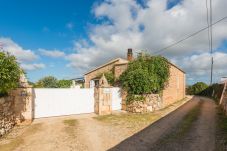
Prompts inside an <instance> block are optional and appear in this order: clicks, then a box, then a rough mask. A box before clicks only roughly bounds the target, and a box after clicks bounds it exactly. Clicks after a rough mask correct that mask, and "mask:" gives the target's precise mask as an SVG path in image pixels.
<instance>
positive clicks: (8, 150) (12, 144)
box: [0, 123, 42, 151]
mask: <svg viewBox="0 0 227 151" xmlns="http://www.w3.org/2000/svg"><path fill="white" fill-rule="evenodd" d="M41 126H42V124H41V123H38V124H34V125H31V126H30V127H28V128H27V129H26V131H25V132H24V133H23V134H22V135H20V136H17V137H16V138H14V139H12V140H11V141H9V142H8V143H6V144H1V145H0V150H1V151H12V150H14V149H16V148H17V147H19V146H20V145H23V144H24V137H27V136H30V135H32V134H34V133H36V132H37V131H38V130H39V129H40V127H41ZM6 139H7V136H6Z"/></svg>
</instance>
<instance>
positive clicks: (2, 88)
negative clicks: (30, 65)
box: [0, 52, 22, 96]
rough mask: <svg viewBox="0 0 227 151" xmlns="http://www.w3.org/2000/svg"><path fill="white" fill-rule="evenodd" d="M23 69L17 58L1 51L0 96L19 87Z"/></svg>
mask: <svg viewBox="0 0 227 151" xmlns="http://www.w3.org/2000/svg"><path fill="white" fill-rule="evenodd" d="M21 73H22V70H21V69H20V67H19V64H18V63H17V61H16V58H15V57H14V56H12V55H10V54H8V53H3V52H0V96H3V95H7V93H8V92H9V91H10V90H12V89H14V88H16V87H18V85H19V80H20V75H21Z"/></svg>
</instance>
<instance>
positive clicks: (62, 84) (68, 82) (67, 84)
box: [57, 80, 72, 88]
mask: <svg viewBox="0 0 227 151" xmlns="http://www.w3.org/2000/svg"><path fill="white" fill-rule="evenodd" d="M57 85H58V88H70V86H71V85H72V81H71V80H59V81H58V84H57Z"/></svg>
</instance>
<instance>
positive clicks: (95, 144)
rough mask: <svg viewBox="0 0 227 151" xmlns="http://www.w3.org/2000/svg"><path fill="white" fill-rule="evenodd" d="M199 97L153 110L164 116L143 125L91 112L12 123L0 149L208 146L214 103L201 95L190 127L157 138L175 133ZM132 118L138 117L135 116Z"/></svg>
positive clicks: (211, 141) (66, 150)
mask: <svg viewBox="0 0 227 151" xmlns="http://www.w3.org/2000/svg"><path fill="white" fill-rule="evenodd" d="M200 101H201V98H199V97H195V98H193V99H192V100H191V101H189V102H188V103H186V104H185V105H183V106H182V107H180V108H179V109H177V110H176V111H174V112H172V113H171V114H169V115H167V116H165V114H167V113H168V112H170V111H172V110H174V109H175V108H176V107H177V106H172V107H169V108H167V109H165V110H162V111H159V112H157V113H154V114H155V116H153V114H151V117H155V118H156V117H157V115H159V116H158V118H160V116H165V117H163V118H162V119H161V120H158V121H157V122H155V123H153V124H151V123H152V121H153V119H152V118H151V119H152V120H150V121H148V122H145V123H146V124H147V125H146V124H144V121H143V122H141V123H140V122H139V121H138V122H137V123H135V124H136V129H135V128H134V127H133V124H132V125H130V124H129V123H128V121H127V122H125V123H124V122H123V123H122V121H118V120H117V121H116V119H115V121H112V122H110V123H106V122H103V121H100V120H97V118H95V117H96V115H95V114H88V115H75V116H65V117H54V118H44V119H38V120H35V121H34V122H33V124H32V125H30V126H19V127H16V128H15V129H14V130H13V131H12V132H11V133H10V134H9V135H7V136H6V137H5V138H3V139H1V140H0V150H1V151H41V150H42V151H87V150H88V151H104V150H108V149H110V150H113V151H115V150H123V151H127V150H130V151H133V150H140V151H143V150H151V149H152V150H166V149H167V150H168V149H170V148H171V150H180V149H181V150H182V149H183V150H204V149H205V150H212V149H213V148H214V146H215V145H214V136H215V135H214V133H215V124H214V118H215V113H214V112H215V104H214V103H213V102H212V101H211V100H209V99H205V98H203V104H202V105H201V107H200V108H201V110H200V112H199V116H198V119H196V121H194V122H193V124H191V125H190V129H188V130H187V133H186V134H185V135H184V136H183V137H181V138H180V139H171V141H167V142H165V144H164V145H163V142H162V141H161V140H163V139H165V138H168V137H169V136H171V134H174V133H175V131H176V130H177V129H176V128H177V127H178V126H179V125H180V123H181V121H182V120H183V119H184V118H185V116H186V115H187V114H188V113H190V111H191V110H192V109H193V108H195V107H196V106H198V104H200V103H199V102H200ZM179 105H180V104H178V106H179ZM137 116H138V115H137ZM141 116H143V115H141ZM147 116H148V115H146V118H147ZM146 118H145V119H146ZM155 118H154V119H155ZM135 119H140V118H138V117H136V118H135ZM156 119H157V118H156ZM123 120H124V118H123ZM142 120H144V119H142ZM149 122H150V123H149ZM127 123H128V124H127ZM145 127H146V128H145ZM174 138H175V137H174ZM166 140H169V139H166ZM181 144H183V146H182V145H181ZM182 147H184V148H182Z"/></svg>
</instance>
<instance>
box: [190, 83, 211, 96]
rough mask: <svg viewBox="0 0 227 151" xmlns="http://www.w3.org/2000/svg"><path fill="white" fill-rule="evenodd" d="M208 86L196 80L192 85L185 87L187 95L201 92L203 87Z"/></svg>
mask: <svg viewBox="0 0 227 151" xmlns="http://www.w3.org/2000/svg"><path fill="white" fill-rule="evenodd" d="M207 88H208V85H207V84H206V83H204V82H197V83H195V84H194V85H192V86H189V87H188V88H187V93H188V94H189V95H199V94H200V93H201V92H203V91H204V90H205V89H207Z"/></svg>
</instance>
